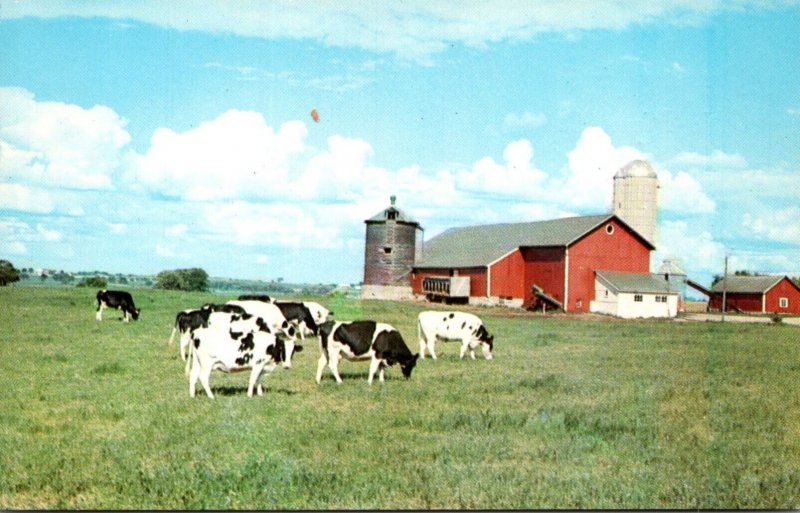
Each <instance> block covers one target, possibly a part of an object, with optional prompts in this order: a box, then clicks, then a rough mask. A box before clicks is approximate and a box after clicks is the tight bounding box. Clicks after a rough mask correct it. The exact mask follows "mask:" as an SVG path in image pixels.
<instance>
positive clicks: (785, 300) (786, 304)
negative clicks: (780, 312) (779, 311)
mask: <svg viewBox="0 0 800 513" xmlns="http://www.w3.org/2000/svg"><path fill="white" fill-rule="evenodd" d="M778 306H779V307H781V308H789V298H788V297H782V298H780V299H778Z"/></svg>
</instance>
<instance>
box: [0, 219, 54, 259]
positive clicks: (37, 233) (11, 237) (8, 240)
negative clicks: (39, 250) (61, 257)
mask: <svg viewBox="0 0 800 513" xmlns="http://www.w3.org/2000/svg"><path fill="white" fill-rule="evenodd" d="M62 238H63V234H62V233H61V232H59V231H58V230H53V229H51V228H48V227H47V226H45V225H44V224H43V223H38V224H37V225H36V226H35V227H33V226H31V225H30V224H29V223H27V222H25V221H21V220H19V219H17V218H13V217H12V218H5V219H0V241H2V242H3V244H2V247H3V249H4V251H6V252H8V253H11V254H14V255H25V254H28V244H30V243H39V242H58V241H60V240H61V239H62Z"/></svg>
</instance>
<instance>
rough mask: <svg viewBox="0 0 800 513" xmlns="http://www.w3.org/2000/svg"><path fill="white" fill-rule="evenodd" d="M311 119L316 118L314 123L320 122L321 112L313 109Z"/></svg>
mask: <svg viewBox="0 0 800 513" xmlns="http://www.w3.org/2000/svg"><path fill="white" fill-rule="evenodd" d="M311 119H313V120H314V123H319V112H317V109H311Z"/></svg>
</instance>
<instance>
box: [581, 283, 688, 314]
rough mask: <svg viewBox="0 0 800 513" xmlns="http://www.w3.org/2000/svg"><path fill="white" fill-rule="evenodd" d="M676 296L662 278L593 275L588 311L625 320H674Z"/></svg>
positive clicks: (676, 291)
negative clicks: (592, 297) (593, 288)
mask: <svg viewBox="0 0 800 513" xmlns="http://www.w3.org/2000/svg"><path fill="white" fill-rule="evenodd" d="M679 294H680V290H679V289H678V288H677V287H675V285H674V284H672V283H670V282H669V281H667V280H665V279H664V276H663V275H659V274H651V273H623V272H611V271H595V296H594V297H595V299H594V301H592V302H591V305H590V310H591V311H592V312H595V313H602V314H608V315H614V316H616V317H622V318H624V319H636V318H652V317H675V316H676V315H677V313H678V296H679Z"/></svg>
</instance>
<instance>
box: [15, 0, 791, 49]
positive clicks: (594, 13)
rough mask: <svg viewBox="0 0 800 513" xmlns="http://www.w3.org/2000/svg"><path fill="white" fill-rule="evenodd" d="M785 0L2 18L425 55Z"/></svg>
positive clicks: (174, 9) (19, 11)
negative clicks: (104, 21)
mask: <svg viewBox="0 0 800 513" xmlns="http://www.w3.org/2000/svg"><path fill="white" fill-rule="evenodd" d="M782 4H791V2H789V1H787V2H770V3H769V4H766V5H765V4H764V3H763V2H757V1H746V0H744V1H738V2H721V1H717V0H711V1H706V2H686V1H685V0H662V1H658V2H653V1H651V0H638V1H631V2H618V1H615V0H598V1H594V2H580V6H579V7H578V6H576V4H575V3H574V2H547V1H533V2H517V1H514V0H505V1H498V2H488V3H482V2H471V3H466V4H465V3H464V2H461V1H455V0H453V1H440V2H428V1H426V0H411V1H407V2H402V3H395V2H391V3H375V4H371V5H370V6H369V8H368V9H367V8H364V4H363V3H362V2H358V1H344V2H335V3H333V2H315V3H312V4H308V3H305V2H302V3H297V2H292V1H288V0H285V1H277V2H271V3H270V4H269V5H270V8H269V9H266V8H260V7H259V6H258V4H257V5H255V6H254V5H252V4H250V3H230V2H214V3H212V2H207V1H205V0H194V1H186V2H181V3H180V4H178V5H175V4H172V3H168V4H165V3H163V2H157V1H144V2H111V3H107V2H100V3H83V2H61V3H57V4H52V3H48V4H40V3H37V2H10V3H8V5H6V4H4V5H3V13H2V16H3V18H6V19H7V18H16V17H23V16H39V17H58V16H84V17H95V16H101V17H109V18H113V19H116V20H121V21H123V22H125V23H127V22H128V21H129V20H135V21H140V22H146V23H152V24H155V25H159V26H163V27H168V28H172V29H176V30H201V31H206V32H211V33H228V34H237V35H242V36H248V37H259V38H265V39H279V38H288V39H298V40H307V39H313V40H317V41H321V42H323V43H324V44H327V45H330V46H338V47H356V48H363V49H367V50H370V51H377V52H391V53H395V54H397V55H399V56H402V57H406V58H413V59H418V60H421V61H424V60H426V59H429V58H430V56H431V55H434V54H436V53H438V52H442V51H444V50H445V49H446V48H447V47H448V46H449V45H451V44H453V43H461V44H464V45H466V46H470V47H474V48H483V47H486V46H487V45H490V44H492V43H495V42H499V41H530V40H532V39H533V38H535V37H536V36H537V35H539V34H543V33H553V32H556V33H566V34H570V35H572V34H574V33H575V32H576V31H582V30H592V29H610V30H621V29H625V28H626V27H629V26H632V25H647V24H654V23H669V24H697V23H702V22H703V21H705V20H707V19H708V18H710V17H712V16H714V15H716V14H720V13H724V12H726V11H730V10H736V9H741V8H743V7H752V8H754V9H761V8H775V7H776V6H781V5H782Z"/></svg>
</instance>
